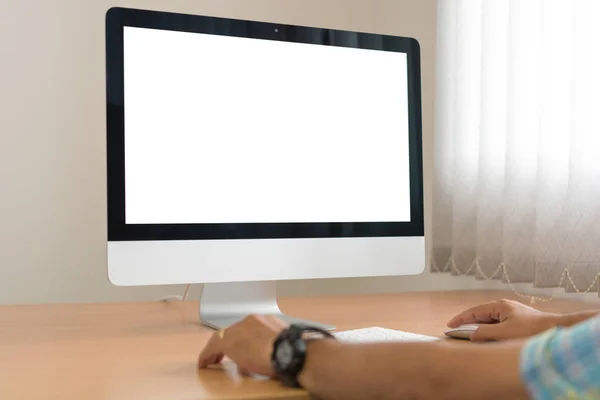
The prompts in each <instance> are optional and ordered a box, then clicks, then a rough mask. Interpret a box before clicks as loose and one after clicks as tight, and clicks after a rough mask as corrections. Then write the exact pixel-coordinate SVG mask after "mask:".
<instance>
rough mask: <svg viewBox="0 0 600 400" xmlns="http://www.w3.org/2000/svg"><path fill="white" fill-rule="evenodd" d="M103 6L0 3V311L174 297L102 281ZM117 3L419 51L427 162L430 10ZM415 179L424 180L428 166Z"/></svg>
mask: <svg viewBox="0 0 600 400" xmlns="http://www.w3.org/2000/svg"><path fill="white" fill-rule="evenodd" d="M113 5H117V4H115V3H114V2H113V1H110V0H93V1H83V0H54V1H46V0H31V1H23V0H2V1H1V2H0V110H1V112H0V129H1V131H0V139H1V141H0V143H1V144H0V176H1V178H2V179H1V187H2V189H1V190H2V196H1V197H0V206H1V208H0V209H1V211H0V216H1V221H0V232H1V237H0V304H17V303H43V302H70V301H121V300H137V299H155V298H158V297H161V296H163V295H166V294H170V293H179V292H180V290H181V288H179V287H158V288H156V287H152V288H117V287H114V286H112V285H111V284H110V283H109V282H108V280H107V273H106V264H105V263H106V257H105V237H106V230H105V160H104V157H105V120H104V112H105V111H104V110H105V104H104V101H105V96H104V90H105V88H104V12H105V11H106V10H107V9H108V8H109V7H111V6H113ZM118 5H121V6H129V7H136V8H151V9H165V10H170V11H178V12H187V13H199V14H209V15H216V16H226V17H236V18H243V19H256V20H265V21H276V22H280V23H290V24H302V25H314V26H322V27H331V28H341V29H349V30H360V31H369V32H377V33H388V34H398V35H405V36H413V37H416V38H417V39H418V40H419V41H420V42H421V45H422V60H423V61H422V63H423V106H424V115H423V122H424V124H423V125H424V136H425V138H424V143H425V155H426V156H427V155H429V154H431V134H432V125H433V121H432V115H433V114H432V111H433V107H432V103H433V85H434V79H433V76H434V75H433V67H434V65H433V62H434V52H435V50H434V41H435V18H436V11H435V0H178V1H175V0H171V1H168V2H167V1H166V0H163V1H158V0H129V1H126V0H124V1H122V2H120V3H119V4H118ZM425 174H426V177H428V176H429V175H430V158H429V157H427V159H426V171H425ZM429 197H430V187H429V185H427V187H426V198H427V199H428V198H429ZM426 213H427V215H429V209H427V210H426ZM465 285H466V286H473V285H474V284H473V283H472V281H470V280H468V281H461V280H452V279H450V278H448V277H438V276H431V275H429V274H425V275H423V276H419V277H410V278H403V277H399V278H393V279H389V278H386V279H345V280H325V281H298V282H285V283H282V284H281V285H280V291H281V292H282V293H284V294H299V293H306V294H316V293H339V292H369V291H391V290H420V289H437V288H456V287H459V286H460V287H463V286H465ZM194 290H195V291H194V294H197V293H198V288H195V289H194Z"/></svg>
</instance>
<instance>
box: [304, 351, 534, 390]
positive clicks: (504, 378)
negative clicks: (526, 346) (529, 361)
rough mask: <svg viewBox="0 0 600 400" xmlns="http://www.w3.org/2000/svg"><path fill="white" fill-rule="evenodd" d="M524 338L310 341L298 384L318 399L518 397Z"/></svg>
mask: <svg viewBox="0 0 600 400" xmlns="http://www.w3.org/2000/svg"><path fill="white" fill-rule="evenodd" d="M521 347H522V342H510V343H503V344H493V345H473V344H465V343H456V342H448V341H439V342H429V343H377V344H371V345H352V344H341V343H336V342H333V341H315V342H313V343H310V344H309V349H308V353H307V355H308V356H307V360H306V364H305V367H304V370H303V372H302V374H301V375H300V383H301V384H302V385H303V386H304V387H305V388H306V389H307V390H308V391H309V392H311V393H312V394H313V395H315V396H317V397H318V398H322V399H327V400H334V399H348V400H351V399H365V398H372V399H381V400H384V399H398V398H401V399H414V400H417V399H433V398H434V399H465V400H468V399H482V398H485V399H490V400H493V399H506V398H510V399H519V398H526V395H525V388H524V386H523V384H522V383H521V380H520V376H519V353H520V349H521Z"/></svg>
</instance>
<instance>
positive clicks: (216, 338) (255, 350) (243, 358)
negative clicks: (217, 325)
mask: <svg viewBox="0 0 600 400" xmlns="http://www.w3.org/2000/svg"><path fill="white" fill-rule="evenodd" d="M286 327H287V325H286V324H285V323H284V322H283V321H281V320H280V319H278V318H276V317H273V316H249V317H247V318H245V319H244V320H243V321H241V322H238V323H237V324H235V325H232V326H230V327H229V328H227V330H225V331H224V332H223V334H222V335H221V331H220V332H216V333H215V334H214V335H213V336H212V337H211V338H210V340H209V341H208V344H207V345H206V347H205V348H204V349H203V350H202V352H201V353H200V356H199V358H198V367H199V368H206V367H208V366H209V365H211V364H218V363H220V362H221V360H222V359H223V357H224V356H227V357H229V358H230V359H231V360H232V361H234V362H235V363H236V364H237V366H238V369H239V371H240V373H242V374H246V375H247V374H259V375H264V376H269V377H271V378H272V377H274V375H275V373H274V371H273V368H272V366H271V353H272V352H273V344H274V343H275V339H276V338H277V335H279V333H280V332H281V331H282V330H284V329H285V328H286ZM221 336H222V337H221Z"/></svg>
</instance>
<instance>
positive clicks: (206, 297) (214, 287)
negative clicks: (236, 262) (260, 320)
mask: <svg viewBox="0 0 600 400" xmlns="http://www.w3.org/2000/svg"><path fill="white" fill-rule="evenodd" d="M276 284H277V283H276V282H274V281H268V282H239V283H207V284H205V285H204V289H203V291H202V296H201V297H200V321H201V322H202V323H203V324H204V325H206V326H209V327H211V328H213V329H223V328H227V327H229V326H231V325H233V324H235V323H236V322H239V321H241V320H242V319H244V318H245V317H246V316H248V315H250V314H258V315H275V316H277V317H278V318H281V319H282V320H283V321H285V322H287V323H289V324H306V325H311V326H317V327H320V328H321V329H325V330H328V331H330V330H334V329H335V327H334V326H332V325H327V324H322V323H319V322H313V321H307V320H303V319H299V318H294V317H290V316H287V315H284V314H282V313H281V311H280V310H279V306H278V305H277V297H276Z"/></svg>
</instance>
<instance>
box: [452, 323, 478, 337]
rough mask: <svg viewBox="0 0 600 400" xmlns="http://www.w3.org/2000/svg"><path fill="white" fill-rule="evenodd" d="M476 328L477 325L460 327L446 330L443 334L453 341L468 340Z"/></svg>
mask: <svg viewBox="0 0 600 400" xmlns="http://www.w3.org/2000/svg"><path fill="white" fill-rule="evenodd" d="M478 327H479V325H478V324H467V325H461V326H457V327H456V328H452V329H449V330H447V331H446V332H444V334H445V335H446V336H448V337H451V338H453V339H466V340H469V339H471V335H472V334H473V332H475V331H476V330H477V328H478Z"/></svg>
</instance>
